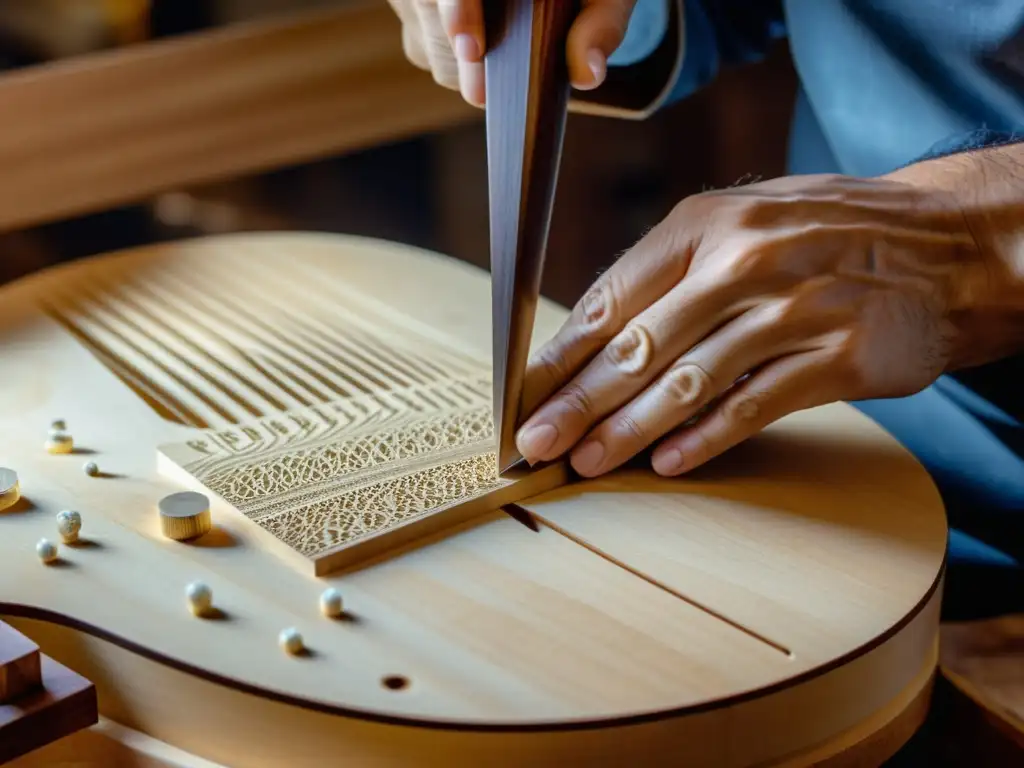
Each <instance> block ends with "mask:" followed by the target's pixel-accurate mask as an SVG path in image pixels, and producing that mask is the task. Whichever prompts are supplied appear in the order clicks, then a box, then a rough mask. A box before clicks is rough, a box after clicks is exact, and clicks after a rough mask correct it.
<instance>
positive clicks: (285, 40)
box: [0, 0, 482, 230]
mask: <svg viewBox="0 0 1024 768" xmlns="http://www.w3.org/2000/svg"><path fill="white" fill-rule="evenodd" d="M0 113H2V114H3V115H4V120H3V121H2V122H0V229H3V230H11V229H17V228H21V227H25V226H30V225H35V224H38V223H41V222H45V221H49V220H54V219H60V218H67V217H69V216H74V215H79V214H84V213H89V212H93V211H97V210H102V209H105V208H110V207H114V206H118V205H123V204H129V203H132V202H137V201H141V200H143V199H146V198H147V197H149V196H152V195H154V194H157V193H159V192H162V191H164V190H168V189H173V188H176V187H181V186H185V185H192V184H197V183H205V182H209V181H214V180H218V179H223V178H228V177H232V176H238V175H244V174H249V173H255V172H259V171H265V170H269V169H273V168H275V167H281V166H286V165H290V164H295V163H300V162H306V161H310V160H314V159H317V158H321V157H324V156H329V155H336V154H338V153H343V152H348V151H352V150H357V149H360V148H365V147H367V146H370V145H373V144H379V143H383V142H389V141H394V140H398V139H401V138H404V137H408V136H411V135H415V134H417V133H421V132H425V131H432V130H437V129H441V128H444V127H446V126H448V125H453V124H456V123H459V122H462V121H466V120H471V119H480V118H481V117H482V112H480V111H478V110H476V109H474V108H472V107H470V106H468V105H466V104H465V103H464V102H463V101H462V100H461V98H460V97H459V95H458V94H457V93H455V92H452V91H449V90H447V89H445V88H441V87H440V86H438V85H437V84H435V83H434V81H433V79H432V78H431V76H430V75H429V74H427V73H425V72H422V71H420V70H418V69H416V68H415V67H414V66H413V65H412V64H410V63H409V62H408V61H407V60H406V58H405V56H404V54H403V52H402V37H401V28H400V25H399V22H398V19H397V17H396V16H395V14H394V12H393V11H392V10H391V9H390V7H389V6H388V5H387V3H386V2H384V0H376V2H369V3H363V4H359V5H357V6H353V7H343V8H341V9H332V10H329V11H326V12H324V11H318V12H313V13H305V14H300V15H295V16H290V17H288V18H286V19H280V18H277V19H272V20H270V21H260V22H252V23H241V24H237V25H231V26H228V27H224V28H221V29H218V30H215V31H211V32H203V33H197V34H193V35H188V36H183V37H180V38H169V39H166V40H161V41H155V42H152V43H145V44H139V45H136V46H130V47H126V48H122V49H118V50H114V51H109V52H103V53H97V54H88V55H83V56H80V57H74V58H70V59H65V60H62V61H58V62H54V63H52V64H46V65H41V66H36V67H30V68H27V69H24V70H17V71H15V72H13V73H11V74H7V75H4V76H0Z"/></svg>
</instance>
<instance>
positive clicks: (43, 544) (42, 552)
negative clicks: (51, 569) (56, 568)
mask: <svg viewBox="0 0 1024 768" xmlns="http://www.w3.org/2000/svg"><path fill="white" fill-rule="evenodd" d="M36 554H37V555H39V559H40V560H42V561H43V562H44V563H52V562H53V561H54V560H56V559H57V545H56V544H54V543H53V542H52V541H50V540H49V539H40V540H39V543H38V544H36Z"/></svg>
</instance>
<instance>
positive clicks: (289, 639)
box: [277, 627, 302, 654]
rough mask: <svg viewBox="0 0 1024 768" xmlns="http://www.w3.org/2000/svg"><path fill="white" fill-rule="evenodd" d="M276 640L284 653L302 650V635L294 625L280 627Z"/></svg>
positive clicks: (294, 652)
mask: <svg viewBox="0 0 1024 768" xmlns="http://www.w3.org/2000/svg"><path fill="white" fill-rule="evenodd" d="M277 642H278V643H279V644H280V646H281V648H282V649H283V650H284V652H285V653H291V654H296V653H298V652H299V651H301V650H302V635H300V634H299V630H297V629H295V627H288V628H287V629H282V630H281V634H280V635H278V636H277Z"/></svg>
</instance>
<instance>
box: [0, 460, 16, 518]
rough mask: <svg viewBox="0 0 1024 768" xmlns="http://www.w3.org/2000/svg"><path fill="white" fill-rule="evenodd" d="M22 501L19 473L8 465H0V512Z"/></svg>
mask: <svg viewBox="0 0 1024 768" xmlns="http://www.w3.org/2000/svg"><path fill="white" fill-rule="evenodd" d="M19 501H21V481H20V480H19V479H18V473H17V472H15V471H14V470H13V469H8V468H7V467H0V512H3V511H4V510H5V509H9V508H10V507H13V506H14V505H15V504H17V503H18V502H19Z"/></svg>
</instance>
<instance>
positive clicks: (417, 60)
mask: <svg viewBox="0 0 1024 768" xmlns="http://www.w3.org/2000/svg"><path fill="white" fill-rule="evenodd" d="M566 1H567V0H566ZM636 1H637V0H582V3H581V9H580V13H579V15H578V16H577V17H576V20H575V21H574V22H573V25H572V28H571V29H570V31H569V40H568V43H567V45H566V57H567V59H568V62H569V79H570V82H571V84H572V86H573V87H574V88H577V89H579V90H590V89H593V88H597V86H599V85H600V84H601V83H603V82H604V79H605V75H606V74H607V70H608V57H609V56H611V55H612V53H614V52H615V49H616V48H618V47H619V45H620V44H621V43H622V39H623V38H624V37H625V35H626V27H627V25H628V24H629V17H630V14H632V12H633V6H635V5H636ZM388 2H390V3H391V6H392V8H394V9H395V13H397V14H398V18H399V20H400V21H401V22H402V44H403V46H404V48H405V55H406V56H407V57H408V59H409V61H411V62H412V63H413V64H415V65H416V66H417V67H419V68H420V69H425V70H427V71H429V72H430V73H431V74H432V75H433V76H434V80H435V81H437V82H438V83H439V84H440V85H443V86H445V87H446V88H451V89H452V90H457V91H459V92H460V93H461V94H462V98H464V99H465V100H466V101H467V102H469V103H470V104H472V105H474V106H477V107H482V106H484V101H485V93H484V24H483V18H484V16H483V8H482V7H481V0H388Z"/></svg>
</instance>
